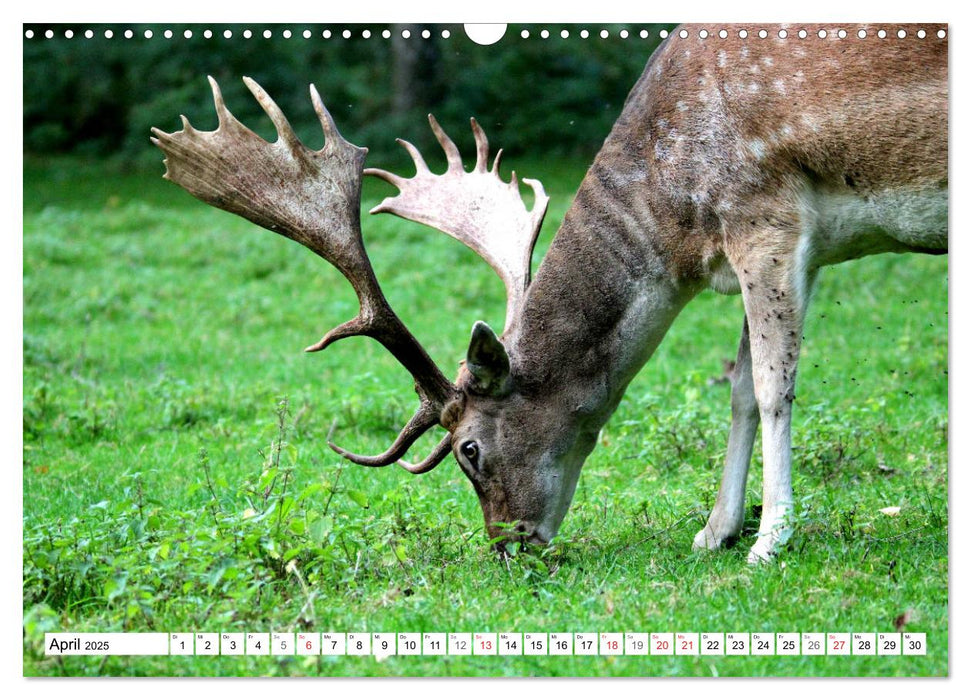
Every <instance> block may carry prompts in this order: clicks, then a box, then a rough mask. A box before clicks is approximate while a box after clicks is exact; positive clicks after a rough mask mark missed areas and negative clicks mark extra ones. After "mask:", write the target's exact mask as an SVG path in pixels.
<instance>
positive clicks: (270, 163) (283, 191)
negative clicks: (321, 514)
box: [152, 77, 458, 471]
mask: <svg viewBox="0 0 971 700" xmlns="http://www.w3.org/2000/svg"><path fill="white" fill-rule="evenodd" d="M243 81H244V82H245V83H246V86H247V87H248V88H249V90H250V92H252V93H253V96H254V97H255V98H256V100H257V101H258V102H259V103H260V106H262V107H263V110H264V111H265V112H266V113H267V115H269V117H270V119H271V120H272V121H273V124H274V126H275V127H276V130H277V134H278V137H279V138H278V140H277V141H276V142H274V143H269V142H267V141H265V140H264V139H262V138H260V137H259V136H258V135H256V134H255V133H253V132H252V131H250V130H249V129H248V128H246V127H245V126H244V125H243V124H241V123H240V122H239V121H238V120H237V119H236V118H235V117H234V116H233V115H232V114H231V113H230V112H229V110H228V109H227V108H226V105H225V103H224V102H223V98H222V94H221V92H220V90H219V86H218V85H217V83H216V81H215V80H213V79H212V78H211V77H210V78H209V82H210V84H211V85H212V93H213V101H214V102H215V106H216V113H217V115H218V117H219V127H218V128H217V129H216V130H215V131H198V130H196V129H194V128H193V127H192V125H191V124H189V120H188V119H186V118H185V117H184V116H183V117H182V127H183V128H182V130H181V131H177V132H174V133H171V134H168V133H165V132H163V131H160V130H159V129H155V128H153V129H152V133H153V134H154V138H153V139H152V141H153V142H154V143H155V144H156V145H157V146H159V148H161V149H162V151H163V152H164V153H165V155H166V158H165V165H166V173H165V177H166V178H167V179H169V180H172V181H173V182H175V183H176V184H178V185H181V186H182V187H183V188H185V189H186V190H188V192H189V193H190V194H192V195H194V196H195V197H197V198H199V199H201V200H202V201H203V202H206V203H207V204H211V205H212V206H215V207H218V208H220V209H225V210H226V211H229V212H232V213H234V214H238V215H240V216H242V217H244V218H246V219H249V220H250V221H252V222H253V223H256V224H259V225H260V226H263V227H264V228H267V229H269V230H271V231H274V232H276V233H279V234H281V235H283V236H286V237H287V238H290V239H292V240H294V241H296V242H298V243H300V244H301V245H304V246H306V247H307V248H309V249H310V250H312V251H313V252H315V253H317V255H319V256H321V257H322V258H324V259H325V260H327V261H328V262H330V263H331V264H332V265H334V267H336V268H337V269H338V270H339V271H340V272H341V274H343V275H344V277H346V278H347V280H348V281H349V282H350V283H351V285H352V286H353V287H354V291H355V292H356V293H357V297H358V301H359V303H360V313H359V314H358V315H357V316H356V317H355V318H353V319H352V320H350V321H347V322H346V323H343V324H341V325H340V326H338V327H336V328H334V329H333V330H331V331H330V332H328V333H327V334H325V335H324V337H323V338H322V339H321V340H320V341H319V342H317V343H315V344H314V345H311V346H310V347H308V348H307V351H309V352H315V351H318V350H323V349H324V348H325V347H327V346H328V345H330V344H331V343H333V342H334V341H336V340H339V339H341V338H347V337H349V336H353V335H367V336H370V337H372V338H374V339H375V340H377V341H378V342H380V343H381V344H382V345H384V347H386V348H387V349H388V350H389V351H390V352H391V354H392V355H394V357H395V358H396V359H397V360H398V361H399V362H400V363H401V364H402V365H404V367H405V368H406V369H407V370H408V371H409V372H411V374H412V376H413V377H414V378H415V391H416V392H417V393H418V396H419V398H420V400H421V405H420V406H419V408H418V410H417V411H416V412H415V414H414V416H412V418H411V420H409V421H408V424H407V425H406V426H405V427H404V429H403V430H402V431H401V433H400V434H399V435H398V438H397V439H396V440H395V441H394V444H392V446H391V447H390V448H388V450H386V451H385V452H384V453H382V454H380V455H375V456H373V457H368V456H362V455H357V454H354V453H352V452H348V451H347V450H344V449H342V448H340V447H337V446H336V445H334V444H333V443H331V442H329V441H328V443H329V444H330V446H331V448H333V449H334V450H335V451H336V452H338V453H339V454H341V455H342V456H344V457H346V458H347V459H350V460H351V461H353V462H356V463H358V464H363V465H367V466H387V465H389V464H391V463H393V462H395V461H397V460H399V459H400V458H401V457H402V456H403V455H404V454H405V452H406V451H407V450H408V448H409V447H411V445H412V444H413V443H414V442H415V440H417V439H418V438H419V437H420V436H421V435H422V434H423V433H424V432H426V431H427V430H428V429H429V428H431V427H432V426H434V425H436V424H437V423H438V422H439V416H440V414H441V410H442V407H443V406H444V405H445V403H447V402H448V401H449V400H450V399H451V398H453V397H454V396H455V395H456V393H457V391H458V390H457V389H456V387H455V385H453V384H452V383H451V382H449V381H448V380H447V379H446V378H445V376H444V375H443V374H442V372H441V371H440V370H439V369H438V367H436V366H435V363H434V362H433V361H432V360H431V358H430V357H429V356H428V353H426V352H425V350H424V348H422V346H421V345H420V344H419V343H418V341H417V340H416V339H415V338H414V336H413V335H412V334H411V333H410V332H409V331H408V329H407V328H406V327H405V325H404V324H403V323H402V322H401V320H400V319H399V318H398V316H397V315H396V314H395V313H394V311H392V310H391V307H390V306H389V304H388V302H387V300H386V299H385V296H384V293H383V292H382V291H381V288H380V286H379V285H378V281H377V278H376V277H375V275H374V270H373V268H372V267H371V262H370V260H369V259H368V257H367V253H366V252H365V250H364V242H363V240H362V238H361V218H360V206H361V180H362V176H363V165H364V157H365V154H366V153H367V149H365V148H358V147H357V146H354V145H352V144H351V143H349V142H348V141H346V140H344V139H343V138H342V137H341V135H340V133H339V132H338V131H337V127H336V126H335V124H334V121H333V119H332V118H331V116H330V114H329V113H328V112H327V110H326V108H325V107H324V105H323V102H322V101H321V99H320V95H319V94H317V90H316V88H315V87H314V86H313V85H311V86H310V96H311V100H312V101H313V105H314V109H315V110H316V112H317V116H318V117H319V119H320V124H321V127H322V128H323V131H324V135H325V137H326V143H325V144H324V147H323V148H322V149H321V150H319V151H312V150H310V149H308V148H307V147H306V146H304V145H303V144H302V143H301V142H300V140H299V139H298V138H297V135H296V134H295V133H294V132H293V129H292V128H291V127H290V124H289V123H288V122H287V119H286V117H285V116H284V115H283V112H282V111H281V110H280V108H279V107H278V106H277V105H276V103H274V102H273V100H271V99H270V97H269V95H267V94H266V92H265V91H264V90H263V88H261V87H260V86H259V85H257V84H256V82H255V81H253V80H251V79H249V78H243ZM445 454H447V450H445V451H443V450H442V449H441V445H439V447H437V448H436V449H435V451H434V452H433V453H432V455H431V456H430V457H429V458H428V459H426V460H425V461H424V462H422V463H420V464H419V465H418V467H420V471H428V470H429V469H431V468H433V467H434V466H435V465H437V464H438V462H440V461H441V460H442V458H444V456H445ZM432 460H434V463H432ZM406 468H408V467H407V466H406ZM409 471H418V469H417V468H412V469H409Z"/></svg>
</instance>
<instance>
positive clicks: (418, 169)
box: [364, 139, 431, 214]
mask: <svg viewBox="0 0 971 700" xmlns="http://www.w3.org/2000/svg"><path fill="white" fill-rule="evenodd" d="M395 141H397V142H398V143H399V144H400V145H401V146H402V147H404V149H405V150H406V151H408V155H410V156H411V159H412V161H414V163H415V174H416V175H420V174H424V173H430V172H431V171H430V170H429V169H428V164H427V163H426V162H425V159H424V158H423V157H422V155H421V151H419V150H418V149H417V148H415V146H414V144H412V143H410V142H408V141H405V140H404V139H395ZM364 174H365V175H373V176H374V177H378V178H381V179H382V180H384V181H385V182H387V183H388V184H390V185H394V186H395V187H397V188H398V189H401V186H402V185H403V184H404V182H405V178H403V177H399V176H398V175H395V174H394V173H389V172H388V171H387V170H382V169H380V168H365V169H364ZM380 211H381V208H380V206H378V207H375V208H373V209H371V212H370V213H372V214H377V213H379V212H380Z"/></svg>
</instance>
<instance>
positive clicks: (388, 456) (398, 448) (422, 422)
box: [327, 401, 440, 467]
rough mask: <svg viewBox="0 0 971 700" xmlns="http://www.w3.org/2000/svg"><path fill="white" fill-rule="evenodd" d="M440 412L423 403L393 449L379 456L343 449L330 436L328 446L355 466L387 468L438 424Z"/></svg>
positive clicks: (393, 444)
mask: <svg viewBox="0 0 971 700" xmlns="http://www.w3.org/2000/svg"><path fill="white" fill-rule="evenodd" d="M439 412H440V409H437V408H436V407H435V406H434V405H432V404H431V402H428V401H422V405H421V408H419V409H418V411H417V412H416V413H415V415H413V416H412V417H411V419H410V420H409V421H408V423H407V425H405V427H404V428H402V430H401V432H400V433H399V434H398V437H397V438H395V441H394V442H393V443H392V444H391V447H389V448H388V449H387V450H385V451H384V452H382V453H381V454H379V455H374V456H367V455H360V454H356V453H354V452H351V451H349V450H345V449H344V448H343V447H340V446H338V445H335V444H334V443H333V441H331V439H330V436H328V437H327V445H328V446H329V447H330V449H332V450H333V451H334V452H336V453H337V454H339V455H340V456H341V457H344V458H346V459H349V460H350V461H352V462H354V463H355V464H360V465H362V466H365V467H386V466H388V465H389V464H392V463H393V462H396V461H397V460H399V459H401V457H403V456H404V454H405V452H407V451H408V448H409V447H411V446H412V445H413V444H415V441H416V440H417V439H418V438H420V437H421V436H422V435H423V434H424V433H425V432H426V431H427V430H428V429H429V428H431V427H432V426H434V425H437V424H438V417H439Z"/></svg>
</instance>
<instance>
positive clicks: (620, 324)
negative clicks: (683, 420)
mask: <svg viewBox="0 0 971 700" xmlns="http://www.w3.org/2000/svg"><path fill="white" fill-rule="evenodd" d="M616 142H617V141H615V140H612V139H608V141H607V143H606V144H605V146H604V149H603V150H602V151H601V153H600V154H599V155H598V157H597V159H596V160H595V161H594V164H593V165H592V166H591V168H590V170H589V171H588V173H587V175H586V177H585V178H584V180H583V183H582V184H581V186H580V189H579V190H578V192H577V195H576V197H575V199H574V202H573V205H572V206H571V208H570V209H569V211H568V212H567V214H566V216H565V218H564V221H563V224H562V226H561V227H560V229H559V231H558V232H557V234H556V236H555V237H554V239H553V242H552V244H551V246H550V249H549V251H548V252H547V254H546V257H545V258H544V260H543V263H542V265H541V266H540V268H539V270H538V272H537V274H536V278H535V279H534V280H533V282H532V284H531V285H530V287H529V291H528V293H527V296H526V299H525V301H524V304H523V307H522V312H521V314H520V317H519V319H518V320H517V322H516V323H515V324H514V325H513V326H512V327H511V328H510V329H509V332H508V334H507V336H506V341H507V346H508V347H509V348H510V359H511V362H512V365H513V372H514V375H515V376H516V380H517V383H518V384H519V385H521V386H523V387H525V391H527V392H535V393H537V394H550V393H559V394H560V395H561V396H562V397H563V400H564V401H569V402H571V408H572V409H573V410H575V411H577V412H579V413H581V414H585V415H587V416H589V419H590V420H589V422H591V423H592V424H593V425H591V428H593V429H598V430H599V428H600V427H602V426H603V424H604V423H606V421H607V419H608V418H609V417H610V414H611V413H613V411H614V409H615V408H616V406H617V404H618V403H619V401H620V399H621V397H622V396H623V393H624V390H625V389H626V387H627V385H628V383H629V382H630V381H631V379H633V377H634V376H635V375H636V374H637V372H638V370H639V369H640V368H641V367H642V366H643V365H644V363H646V362H647V360H648V359H649V358H650V356H651V355H652V354H653V352H654V350H655V349H656V348H657V346H658V344H659V343H660V342H661V339H662V338H663V337H664V334H665V333H666V332H667V330H668V328H669V327H670V325H671V322H672V321H673V320H674V318H675V317H676V316H677V314H678V313H679V312H680V311H681V309H682V308H683V307H684V305H685V304H686V303H687V302H688V301H689V300H690V299H691V298H692V297H693V296H694V295H695V294H697V292H698V291H700V289H701V288H702V286H703V285H701V284H700V283H698V282H697V281H695V280H694V279H693V278H692V276H690V275H689V276H686V275H684V274H683V273H682V270H683V268H684V267H685V258H686V256H687V257H693V256H694V255H695V253H694V252H692V251H691V245H690V242H688V241H686V242H685V245H684V246H683V248H682V249H681V250H679V251H678V254H677V258H673V257H672V255H671V254H670V253H669V252H667V251H669V250H670V247H669V246H668V247H666V246H665V245H664V238H665V236H664V228H665V227H664V226H663V224H662V223H659V221H658V220H656V219H655V217H654V216H653V215H652V202H651V201H650V199H651V187H652V183H651V175H650V173H648V172H646V171H645V170H644V169H643V168H642V167H640V166H639V165H638V163H639V162H640V159H638V158H632V157H629V156H625V155H624V154H623V153H618V152H617V151H616V149H614V148H613V146H612V144H613V143H616ZM697 254H698V255H701V254H702V252H701V251H697ZM689 267H690V265H689Z"/></svg>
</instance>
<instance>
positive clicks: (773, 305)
mask: <svg viewBox="0 0 971 700" xmlns="http://www.w3.org/2000/svg"><path fill="white" fill-rule="evenodd" d="M772 233H774V234H775V235H774V236H772V235H767V236H766V237H765V238H763V240H764V241H766V243H767V245H766V247H761V246H757V247H756V248H755V249H749V250H747V251H746V252H745V253H744V254H743V256H742V258H743V259H741V260H739V261H738V262H739V263H741V264H739V265H736V270H737V272H738V273H739V279H740V280H741V282H742V295H743V299H744V302H745V312H746V316H747V318H748V327H749V333H750V335H749V342H750V347H751V361H752V381H753V390H754V394H755V400H756V402H757V404H758V411H759V417H760V419H761V422H762V470H763V471H762V518H761V522H760V523H759V534H758V538H757V539H756V541H755V544H754V545H753V546H752V549H751V550H750V551H749V557H748V559H749V562H750V563H755V562H759V561H764V560H767V559H770V558H771V557H772V556H773V555H774V554H775V553H776V552H777V551H778V550H779V548H780V547H781V546H782V545H783V544H784V543H785V542H786V541H787V540H788V539H789V536H790V535H791V534H792V514H793V497H792V441H791V421H792V402H793V401H794V400H795V386H796V367H797V365H798V362H799V349H800V345H801V341H802V329H803V321H804V318H805V308H806V303H807V301H808V296H809V292H808V290H809V288H810V285H811V282H812V273H811V272H807V270H806V269H805V267H804V265H803V264H801V263H802V262H803V261H801V260H800V259H799V254H798V253H797V252H796V250H797V245H795V244H793V245H791V246H787V245H786V243H787V242H789V241H792V242H793V243H795V241H797V240H798V234H796V233H793V232H786V231H774V232H772ZM787 250H789V251H791V253H787V252H786V251H787Z"/></svg>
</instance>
